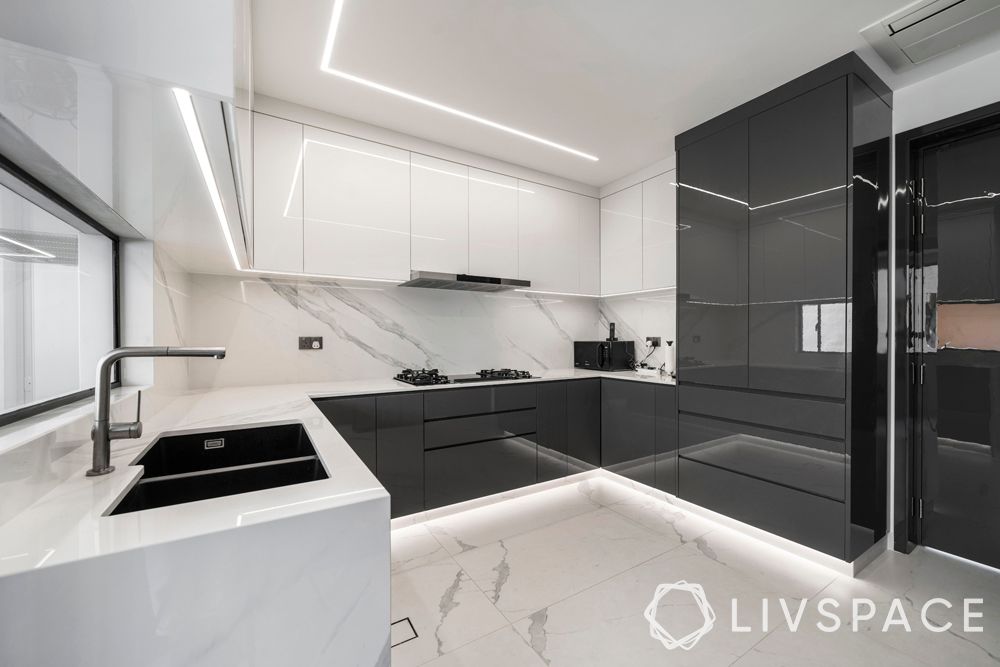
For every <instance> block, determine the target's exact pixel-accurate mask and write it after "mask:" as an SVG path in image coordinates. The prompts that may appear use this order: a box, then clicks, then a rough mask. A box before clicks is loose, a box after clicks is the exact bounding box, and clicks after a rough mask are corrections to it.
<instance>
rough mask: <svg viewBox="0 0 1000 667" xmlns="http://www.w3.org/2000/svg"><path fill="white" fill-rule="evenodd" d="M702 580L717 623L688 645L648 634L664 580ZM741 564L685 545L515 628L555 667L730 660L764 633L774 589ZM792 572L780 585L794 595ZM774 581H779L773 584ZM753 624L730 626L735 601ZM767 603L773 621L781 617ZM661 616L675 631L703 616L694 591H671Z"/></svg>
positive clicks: (684, 629) (692, 625) (660, 608)
mask: <svg viewBox="0 0 1000 667" xmlns="http://www.w3.org/2000/svg"><path fill="white" fill-rule="evenodd" d="M681 580H683V581H686V582H689V583H697V584H700V585H701V586H702V587H703V589H704V591H705V595H706V598H707V600H708V602H709V604H710V605H711V606H712V609H713V611H714V613H715V616H716V621H715V624H714V626H713V627H712V629H711V630H710V631H709V632H708V634H706V635H705V636H704V637H703V638H702V639H701V640H700V641H699V642H698V643H697V645H696V646H695V647H693V648H692V649H691V650H690V651H685V650H683V649H680V648H675V649H673V650H670V651H668V650H667V649H666V648H664V646H663V645H662V644H660V642H658V641H657V640H655V639H653V638H652V637H651V636H650V630H649V623H648V621H647V620H646V618H645V617H644V616H643V612H644V611H645V608H646V606H647V605H648V604H649V603H650V601H651V600H652V599H653V594H654V591H655V590H656V587H657V586H658V585H659V584H662V583H675V582H678V581H681ZM754 583H755V582H754V581H753V580H752V579H749V578H747V577H746V576H744V575H743V574H742V573H741V572H740V571H739V570H737V569H735V568H733V567H730V566H727V565H725V564H723V563H721V562H719V561H717V560H715V559H712V558H710V557H708V556H706V555H705V554H704V553H702V552H701V551H699V550H698V548H697V547H696V546H695V545H691V544H689V545H685V546H683V547H678V548H676V549H674V550H672V551H669V552H667V553H665V554H663V555H661V556H658V557H656V558H654V559H652V560H650V561H648V562H645V563H643V564H641V565H639V566H637V567H635V568H632V569H630V570H628V571H626V572H624V573H622V574H619V575H617V576H615V577H613V578H611V579H608V580H606V581H604V582H602V583H600V584H598V585H596V586H593V587H592V588H589V589H587V590H585V591H583V592H581V593H578V594H576V595H574V596H572V597H570V598H567V599H565V600H562V601H560V602H558V603H556V604H553V605H550V606H548V607H547V608H543V609H540V610H538V611H536V612H534V613H532V614H531V615H530V616H528V617H527V618H525V619H523V620H521V621H518V622H516V623H515V624H514V627H515V628H516V629H517V631H518V632H520V633H521V635H522V636H523V637H524V638H525V639H526V640H527V641H528V642H529V644H531V646H532V648H534V649H535V651H536V652H537V653H538V654H539V656H541V657H542V658H543V659H545V660H546V661H547V663H548V664H549V665H551V666H552V667H556V666H561V665H566V666H567V667H569V666H573V667H577V666H578V665H630V666H632V665H635V666H641V665H663V664H678V665H729V664H731V663H732V662H733V661H735V660H736V659H737V658H739V657H740V656H742V655H743V654H745V653H746V652H747V651H749V650H750V648H751V647H753V646H754V645H755V644H756V643H757V642H758V641H760V640H761V639H763V638H764V637H765V636H766V631H765V630H764V624H763V618H764V613H763V611H762V609H761V604H760V600H761V598H762V597H764V596H766V595H768V594H769V592H768V591H764V590H761V589H760V588H758V587H756V586H755V585H754ZM799 587H800V586H799V583H798V582H796V581H795V580H794V578H790V579H789V582H788V586H787V587H784V589H783V590H782V592H784V593H785V594H787V595H791V594H793V593H794V592H795V591H796V590H798V589H799ZM774 588H781V587H779V586H775V587H774ZM732 599H736V601H737V608H738V621H739V624H740V625H741V626H745V627H747V628H748V630H747V631H746V632H733V631H732V630H731V629H732V627H733V605H732V603H731V601H732ZM775 612H776V610H769V612H768V615H767V617H768V619H769V623H771V624H773V623H775V622H776V620H777V614H776V613H775ZM656 618H657V620H658V621H660V622H661V623H662V625H663V627H664V628H666V629H667V630H668V631H669V632H670V633H671V634H672V635H674V636H675V637H679V636H682V635H684V634H686V633H687V632H690V631H692V630H694V629H697V628H698V627H699V626H700V625H701V623H702V619H703V617H702V616H701V611H700V609H699V608H698V607H697V606H696V605H695V604H694V600H693V598H692V597H691V596H690V594H687V593H683V592H679V591H674V592H671V593H670V594H668V595H667V596H666V597H665V598H664V599H663V600H661V602H660V604H659V605H658V611H657V614H656Z"/></svg>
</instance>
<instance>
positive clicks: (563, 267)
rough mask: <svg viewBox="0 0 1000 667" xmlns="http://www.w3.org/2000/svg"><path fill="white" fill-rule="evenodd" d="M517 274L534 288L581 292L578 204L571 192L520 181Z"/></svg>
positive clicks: (518, 194) (518, 193)
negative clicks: (528, 281)
mask: <svg viewBox="0 0 1000 667" xmlns="http://www.w3.org/2000/svg"><path fill="white" fill-rule="evenodd" d="M518 186H519V189H518V192H517V201H518V218H517V236H518V244H517V255H518V278H521V279H522V280H530V281H531V288H532V289H538V290H547V291H552V292H571V293H578V292H579V289H580V253H579V242H578V239H577V221H578V218H579V214H578V207H577V206H576V203H577V202H576V200H575V197H574V195H573V194H572V193H570V192H565V191H564V190H558V189H556V188H550V187H547V186H545V185H539V184H538V183H529V182H526V181H518Z"/></svg>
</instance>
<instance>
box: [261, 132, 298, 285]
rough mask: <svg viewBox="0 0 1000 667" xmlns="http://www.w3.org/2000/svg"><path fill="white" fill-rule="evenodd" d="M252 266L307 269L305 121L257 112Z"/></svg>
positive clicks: (277, 269) (280, 269)
mask: <svg viewBox="0 0 1000 667" xmlns="http://www.w3.org/2000/svg"><path fill="white" fill-rule="evenodd" d="M253 148H254V151H253V153H254V154H253V183H254V189H253V225H254V227H253V244H254V248H253V266H254V268H255V269H262V270H266V271H290V272H301V271H302V266H303V264H302V230H303V225H302V189H303V185H302V148H303V144H302V125H300V124H299V123H293V122H291V121H287V120H282V119H280V118H274V117H273V116H265V115H263V114H254V119H253Z"/></svg>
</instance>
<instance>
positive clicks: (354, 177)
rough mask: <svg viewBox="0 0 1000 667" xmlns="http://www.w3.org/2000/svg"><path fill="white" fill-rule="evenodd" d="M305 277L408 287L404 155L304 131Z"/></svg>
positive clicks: (407, 186)
mask: <svg viewBox="0 0 1000 667" xmlns="http://www.w3.org/2000/svg"><path fill="white" fill-rule="evenodd" d="M304 146H305V149H304V153H305V158H304V164H303V173H304V175H305V190H304V197H303V199H304V212H305V233H304V246H305V258H304V260H305V261H304V267H305V272H306V273H317V274H326V275H337V276H351V277H357V278H383V279H391V280H407V279H408V278H409V276H410V154H409V153H408V152H407V151H404V150H400V149H398V148H392V147H390V146H385V145H383V144H377V143H374V142H370V141H363V140H361V139H356V138H354V137H349V136H347V135H343V134H338V133H336V132H328V131H326V130H320V129H317V128H314V127H306V128H305V143H304Z"/></svg>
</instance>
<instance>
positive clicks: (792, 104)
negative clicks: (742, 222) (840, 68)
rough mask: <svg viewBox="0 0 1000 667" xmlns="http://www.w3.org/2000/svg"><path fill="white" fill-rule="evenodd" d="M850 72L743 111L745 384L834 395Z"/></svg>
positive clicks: (841, 341) (840, 352) (838, 387)
mask: <svg viewBox="0 0 1000 667" xmlns="http://www.w3.org/2000/svg"><path fill="white" fill-rule="evenodd" d="M847 80H848V79H847V78H846V77H844V78H841V79H837V80H835V81H833V82H831V83H828V84H826V85H824V86H820V87H819V88H815V89H813V90H811V91H809V92H808V93H805V94H803V95H800V96H798V97H796V98H794V99H792V100H789V101H788V102H785V103H783V104H780V105H778V106H776V107H772V108H771V109H768V110H767V111H764V112H762V113H760V114H757V115H756V116H753V117H752V118H751V119H750V154H749V160H750V172H749V199H748V201H749V203H750V241H749V243H750V285H749V300H750V308H749V319H750V323H749V330H750V341H749V344H750V350H749V362H748V363H749V386H750V387H751V388H754V389H767V390H774V391H782V392H791V393H801V394H813V395H819V396H831V397H838V398H841V397H843V396H844V388H845V384H846V383H845V359H846V349H847V342H848V338H847V322H848V321H849V313H848V307H849V306H848V303H847V196H848V190H847V185H848V174H847V171H848V168H847V157H848V145H847V136H848V135H847Z"/></svg>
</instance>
